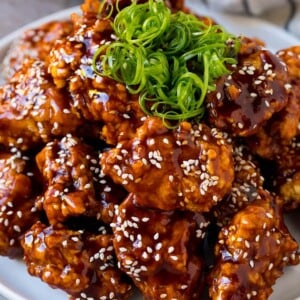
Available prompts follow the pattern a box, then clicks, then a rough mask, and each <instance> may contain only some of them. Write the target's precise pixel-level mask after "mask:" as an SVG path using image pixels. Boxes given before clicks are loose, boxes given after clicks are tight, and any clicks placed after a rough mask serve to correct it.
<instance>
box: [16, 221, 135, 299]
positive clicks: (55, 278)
mask: <svg viewBox="0 0 300 300" xmlns="http://www.w3.org/2000/svg"><path fill="white" fill-rule="evenodd" d="M22 247H23V248H24V260H25V263H26V265H27V269H28V272H29V274H31V275H33V276H37V277H39V278H40V279H41V280H42V281H44V282H46V283H47V284H49V285H50V286H51V287H53V288H59V289H62V290H64V291H66V292H67V293H68V294H69V295H71V296H72V298H71V299H78V300H82V299H120V300H122V299H128V297H129V295H130V294H131V291H132V286H131V284H130V283H129V281H128V280H127V279H125V276H124V275H123V274H122V272H121V271H120V270H119V269H118V268H117V267H116V261H115V256H114V248H113V244H112V236H111V235H109V234H106V235H102V234H89V233H82V232H79V231H73V230H68V229H66V228H62V229H54V228H53V227H51V226H48V227H47V226H46V225H44V224H42V223H41V222H37V223H36V224H34V225H33V226H32V228H31V229H30V230H28V231H27V232H26V234H25V236H24V238H23V240H22Z"/></svg>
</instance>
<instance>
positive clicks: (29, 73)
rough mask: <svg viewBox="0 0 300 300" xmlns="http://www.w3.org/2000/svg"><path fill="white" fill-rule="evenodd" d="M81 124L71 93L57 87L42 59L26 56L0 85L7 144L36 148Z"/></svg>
mask: <svg viewBox="0 0 300 300" xmlns="http://www.w3.org/2000/svg"><path fill="white" fill-rule="evenodd" d="M82 125H83V120H81V119H80V118H79V116H78V115H77V114H76V113H73V112H72V111H71V107H70V98H69V97H68V94H66V93H64V92H62V91H61V90H58V89H57V88H56V87H55V85H54V84H53V82H52V79H51V77H50V76H49V74H48V73H47V68H46V66H45V64H44V63H43V62H42V61H39V60H34V59H30V60H26V61H25V62H24V64H23V65H22V67H21V68H20V69H19V70H18V71H17V72H16V73H15V74H14V75H13V76H12V77H11V78H10V79H9V81H8V82H7V83H6V84H4V85H3V86H2V87H1V88H0V143H1V144H4V145H5V146H11V145H13V146H16V147H17V148H18V149H21V150H27V149H34V148H36V147H37V146H40V145H42V144H43V143H45V142H48V141H50V140H52V139H53V138H54V137H56V136H63V135H65V134H67V133H75V132H76V131H77V130H78V129H79V127H80V126H82Z"/></svg>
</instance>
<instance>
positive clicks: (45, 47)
mask: <svg viewBox="0 0 300 300" xmlns="http://www.w3.org/2000/svg"><path fill="white" fill-rule="evenodd" d="M72 30H73V24H72V22H71V20H66V21H50V22H47V23H45V24H43V25H41V26H39V27H37V28H32V29H28V30H26V31H25V32H24V33H23V34H22V35H21V37H20V38H19V39H18V40H17V41H16V42H15V43H13V45H12V46H11V47H10V49H9V50H8V54H7V55H6V57H5V58H4V60H3V63H2V65H1V69H2V70H1V71H2V73H3V76H4V78H6V79H9V78H10V77H11V76H12V75H13V74H14V73H15V72H16V71H17V70H19V69H20V68H21V67H22V64H23V63H24V61H25V60H26V59H28V58H34V59H39V60H41V61H43V62H44V63H45V65H46V66H47V65H48V61H49V53H50V51H51V48H52V46H53V45H54V43H55V42H56V41H57V40H59V39H63V38H64V37H66V36H67V35H69V34H70V33H71V32H72Z"/></svg>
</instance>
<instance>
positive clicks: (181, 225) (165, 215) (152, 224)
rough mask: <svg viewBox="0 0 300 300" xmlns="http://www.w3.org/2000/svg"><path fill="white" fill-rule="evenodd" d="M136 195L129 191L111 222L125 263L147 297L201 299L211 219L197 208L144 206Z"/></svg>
mask: <svg viewBox="0 0 300 300" xmlns="http://www.w3.org/2000/svg"><path fill="white" fill-rule="evenodd" d="M137 198H138V196H136V195H134V194H130V195H129V196H128V198H127V199H126V200H125V201H124V202H123V203H122V204H121V205H120V207H119V209H118V212H117V214H116V217H115V221H114V223H112V228H113V232H114V247H115V250H116V255H117V258H118V261H119V262H120V268H121V269H122V270H123V271H124V272H125V273H126V274H127V275H128V276H130V277H131V278H132V279H133V281H134V283H135V285H136V286H137V287H138V288H139V289H140V290H141V292H142V293H143V296H144V297H145V299H147V300H156V299H177V300H191V299H200V298H199V297H200V295H201V292H202V290H201V286H202V283H203V282H202V277H203V274H202V271H203V270H202V269H203V262H202V259H201V257H200V256H199V255H200V251H199V246H200V244H201V242H202V240H203V238H204V235H205V228H206V227H207V225H208V222H207V221H206V220H205V218H204V216H203V215H202V214H198V213H192V212H179V211H177V212H176V211H160V210H154V209H147V208H144V207H141V206H139V205H138V204H137V203H138V202H139V201H138V199H137Z"/></svg>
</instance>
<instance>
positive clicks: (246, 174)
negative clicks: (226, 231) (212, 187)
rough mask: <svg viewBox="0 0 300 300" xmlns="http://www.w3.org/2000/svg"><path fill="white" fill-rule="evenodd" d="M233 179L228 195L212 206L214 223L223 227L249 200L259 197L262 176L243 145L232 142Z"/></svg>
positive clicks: (261, 187)
mask: <svg viewBox="0 0 300 300" xmlns="http://www.w3.org/2000/svg"><path fill="white" fill-rule="evenodd" d="M233 145H234V146H233V161H234V181H233V183H232V189H231V192H230V194H229V195H227V196H226V197H225V198H224V199H223V200H222V201H221V202H220V203H219V204H218V205H216V206H215V207H213V209H212V214H213V216H214V219H215V221H216V223H217V224H218V225H219V226H220V227H223V226H224V225H227V224H228V222H229V221H230V220H231V218H232V217H233V216H234V215H235V214H236V213H237V212H238V211H240V210H241V209H242V208H244V207H245V206H246V205H247V204H248V203H249V202H252V201H254V200H256V199H258V198H259V199H260V194H259V193H258V191H259V190H261V189H263V183H264V178H263V176H262V175H261V173H260V169H259V165H258V162H256V161H255V160H254V158H253V156H252V155H251V153H250V152H249V149H248V148H247V147H246V146H245V145H241V144H240V143H237V142H236V141H235V142H233Z"/></svg>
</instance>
